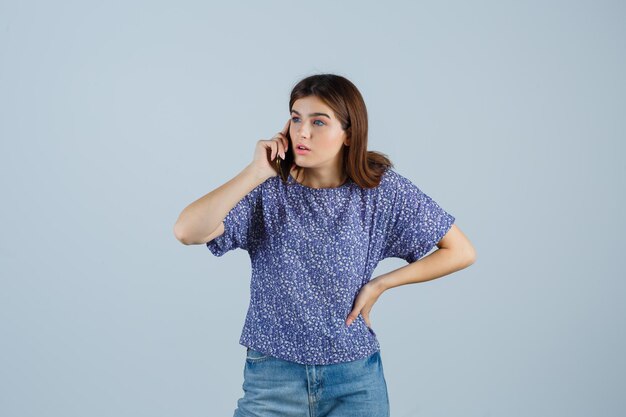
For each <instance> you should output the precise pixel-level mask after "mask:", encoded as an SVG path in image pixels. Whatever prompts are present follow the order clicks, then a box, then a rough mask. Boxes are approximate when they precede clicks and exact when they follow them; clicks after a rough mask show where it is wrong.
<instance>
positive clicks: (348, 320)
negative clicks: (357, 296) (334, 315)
mask: <svg viewBox="0 0 626 417" xmlns="http://www.w3.org/2000/svg"><path fill="white" fill-rule="evenodd" d="M359 311H360V310H357V309H354V310H352V311H351V312H350V314H348V317H347V318H346V326H349V325H350V324H352V322H353V321H354V320H356V318H357V317H358V315H359Z"/></svg>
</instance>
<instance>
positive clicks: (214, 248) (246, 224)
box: [206, 184, 263, 256]
mask: <svg viewBox="0 0 626 417" xmlns="http://www.w3.org/2000/svg"><path fill="white" fill-rule="evenodd" d="M262 186H263V184H261V185H259V186H257V187H256V188H255V189H253V190H252V191H250V192H249V193H248V194H246V195H245V196H244V197H243V198H242V199H241V200H239V202H238V203H237V204H236V205H235V206H234V207H233V208H232V209H231V210H230V211H229V212H228V214H227V215H226V217H225V218H224V220H223V222H224V233H222V234H221V235H220V236H218V237H216V238H215V239H213V240H210V241H208V242H207V243H206V246H207V247H208V248H209V250H210V251H211V253H212V254H213V255H215V256H222V255H224V254H225V253H226V252H228V251H231V250H233V249H237V248H241V249H243V250H246V251H249V249H250V248H251V246H252V245H253V244H254V242H255V240H256V238H257V237H258V236H259V235H260V233H261V232H262V230H261V229H262V224H261V222H262V215H263V213H262V198H261V197H262V188H263V187H262Z"/></svg>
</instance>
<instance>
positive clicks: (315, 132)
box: [289, 96, 349, 168]
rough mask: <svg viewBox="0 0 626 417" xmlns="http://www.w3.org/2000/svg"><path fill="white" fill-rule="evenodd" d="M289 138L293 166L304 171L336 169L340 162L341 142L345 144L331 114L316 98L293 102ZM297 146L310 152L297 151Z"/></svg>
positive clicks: (347, 142) (337, 121) (336, 122)
mask: <svg viewBox="0 0 626 417" xmlns="http://www.w3.org/2000/svg"><path fill="white" fill-rule="evenodd" d="M289 136H290V137H291V143H290V146H291V147H292V148H291V149H292V150H293V153H294V157H295V163H296V164H297V165H298V166H301V167H306V168H318V167H332V168H337V167H338V166H339V165H340V164H341V162H342V157H343V146H344V143H345V144H349V140H348V139H347V136H346V132H345V131H344V130H343V129H342V128H341V123H340V122H339V120H338V119H337V118H336V117H335V114H334V113H333V111H332V110H331V109H330V107H328V106H327V105H326V104H324V102H323V101H322V100H320V99H319V98H318V97H316V96H308V97H303V98H300V99H298V100H296V101H295V102H294V103H293V106H292V107H291V123H290V126H289ZM298 144H302V145H304V146H306V147H307V148H309V149H310V150H309V151H305V152H301V151H299V150H298Z"/></svg>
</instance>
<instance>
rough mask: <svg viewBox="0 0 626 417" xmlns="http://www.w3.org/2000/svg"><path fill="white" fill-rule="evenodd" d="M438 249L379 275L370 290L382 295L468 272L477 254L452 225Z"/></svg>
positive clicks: (460, 232) (459, 231)
mask: <svg viewBox="0 0 626 417" xmlns="http://www.w3.org/2000/svg"><path fill="white" fill-rule="evenodd" d="M437 247H438V249H437V250H435V251H433V252H432V253H431V254H430V255H427V256H424V257H423V258H421V259H419V260H417V261H415V262H413V263H410V264H408V265H405V266H403V267H401V268H398V269H396V270H394V271H391V272H388V273H386V274H383V275H380V276H378V277H376V278H374V279H372V280H370V281H369V282H370V283H373V284H372V286H375V287H378V288H379V289H380V290H381V292H382V291H385V290H388V289H389V288H393V287H398V286H400V285H405V284H414V283H417V282H424V281H430V280H433V279H435V278H440V277H443V276H445V275H449V274H451V273H453V272H456V271H459V270H461V269H464V268H467V267H468V266H470V265H472V264H473V263H474V262H476V250H475V249H474V246H473V245H472V244H471V242H470V241H469V239H468V238H467V237H466V236H465V234H464V233H463V232H462V231H461V229H459V228H458V227H457V225H456V224H453V225H452V227H450V230H448V232H447V233H446V234H445V235H444V236H443V237H442V238H441V240H440V241H439V242H438V243H437Z"/></svg>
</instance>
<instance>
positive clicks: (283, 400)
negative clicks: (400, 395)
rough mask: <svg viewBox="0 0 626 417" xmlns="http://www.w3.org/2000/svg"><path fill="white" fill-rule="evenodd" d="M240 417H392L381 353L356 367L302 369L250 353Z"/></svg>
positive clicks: (352, 364) (346, 364)
mask: <svg viewBox="0 0 626 417" xmlns="http://www.w3.org/2000/svg"><path fill="white" fill-rule="evenodd" d="M243 375H244V383H243V391H244V396H243V397H242V398H240V399H239V400H237V409H236V410H235V414H234V417H279V416H280V417H351V416H355V417H356V416H358V417H389V397H388V395H387V383H386V381H385V376H384V374H383V364H382V361H381V357H380V351H377V352H374V353H373V354H371V355H370V356H368V357H366V358H363V359H358V360H355V361H351V362H344V363H336V364H330V365H302V364H299V363H296V362H291V361H286V360H283V359H279V358H276V357H274V356H270V355H266V354H264V353H261V352H259V351H257V350H254V349H250V348H247V351H246V364H245V367H244V371H243Z"/></svg>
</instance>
